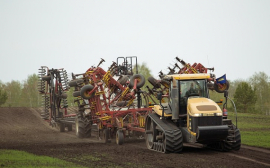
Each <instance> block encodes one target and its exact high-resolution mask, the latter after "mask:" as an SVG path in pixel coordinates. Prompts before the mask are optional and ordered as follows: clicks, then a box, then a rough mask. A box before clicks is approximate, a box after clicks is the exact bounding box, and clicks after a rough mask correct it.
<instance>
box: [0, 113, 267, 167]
mask: <svg viewBox="0 0 270 168" xmlns="http://www.w3.org/2000/svg"><path fill="white" fill-rule="evenodd" d="M0 149H16V150H22V151H26V152H30V153H33V154H36V155H46V156H51V157H55V158H60V159H64V160H67V161H71V162H74V163H76V164H79V165H83V166H86V167H162V168H165V167H167V168H169V167H213V168H217V167H221V168H225V167H228V168H233V167H235V168H249V167H250V168H251V167H252V168H253V167H256V168H260V167H270V150H269V149H263V148H255V147H249V146H244V145H242V148H241V149H240V151H233V152H218V151H213V150H211V149H208V148H203V147H202V146H201V145H190V144H184V149H183V152H182V153H181V154H173V153H171V154H162V153H158V152H154V151H150V150H148V149H147V148H146V145H145V142H144V140H143V139H136V138H132V139H128V138H126V139H125V143H124V144H123V145H120V146H119V145H116V143H115V142H114V141H112V142H111V143H108V144H105V143H103V141H102V140H98V139H97V138H96V137H92V138H89V139H79V138H77V137H76V136H75V132H74V131H71V132H67V131H66V132H63V133H60V132H59V131H58V130H57V129H56V128H51V127H50V126H49V124H48V123H47V122H45V121H44V120H42V119H41V118H40V115H39V113H38V110H36V109H30V108H0Z"/></svg>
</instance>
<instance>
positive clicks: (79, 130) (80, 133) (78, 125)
mask: <svg viewBox="0 0 270 168" xmlns="http://www.w3.org/2000/svg"><path fill="white" fill-rule="evenodd" d="M75 131H76V136H77V137H78V138H84V136H85V134H84V132H85V131H84V123H83V121H82V119H81V117H80V115H78V116H76V118H75Z"/></svg>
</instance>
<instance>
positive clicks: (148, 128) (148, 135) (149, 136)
mask: <svg viewBox="0 0 270 168" xmlns="http://www.w3.org/2000/svg"><path fill="white" fill-rule="evenodd" d="M156 136H157V130H156V124H155V123H154V122H153V121H152V120H151V118H147V120H146V125H145V142H146V146H147V148H148V149H153V146H154V142H156V141H157V140H156Z"/></svg>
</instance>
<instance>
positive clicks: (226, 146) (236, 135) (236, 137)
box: [208, 125, 241, 152]
mask: <svg viewBox="0 0 270 168" xmlns="http://www.w3.org/2000/svg"><path fill="white" fill-rule="evenodd" d="M232 141H235V142H232ZM208 147H210V148H212V149H215V150H219V151H222V152H228V151H231V150H235V151H238V150H239V149H240V147H241V135H240V131H239V129H237V128H236V127H235V126H234V125H232V126H229V135H228V137H227V138H226V140H225V141H221V142H216V143H213V144H209V145H208Z"/></svg>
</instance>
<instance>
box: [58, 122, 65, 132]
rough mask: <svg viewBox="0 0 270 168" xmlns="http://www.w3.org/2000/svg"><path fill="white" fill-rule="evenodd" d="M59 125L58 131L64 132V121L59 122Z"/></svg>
mask: <svg viewBox="0 0 270 168" xmlns="http://www.w3.org/2000/svg"><path fill="white" fill-rule="evenodd" d="M59 127H60V132H65V124H64V123H59Z"/></svg>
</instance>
